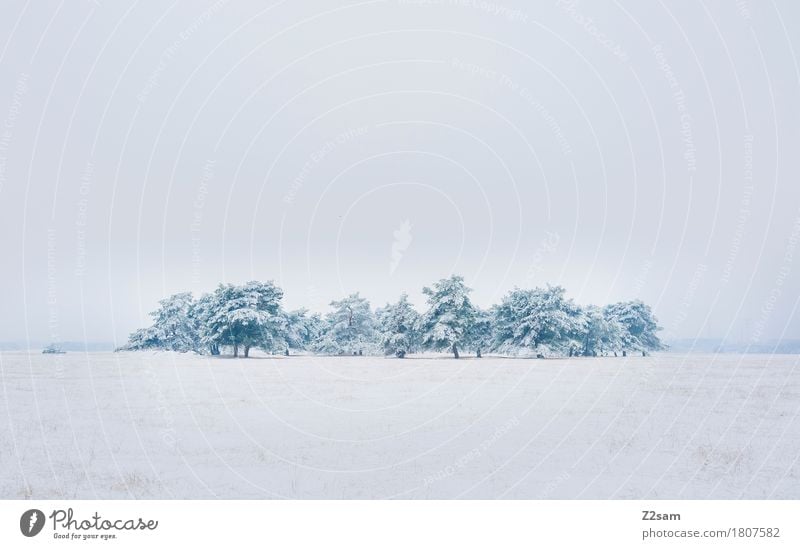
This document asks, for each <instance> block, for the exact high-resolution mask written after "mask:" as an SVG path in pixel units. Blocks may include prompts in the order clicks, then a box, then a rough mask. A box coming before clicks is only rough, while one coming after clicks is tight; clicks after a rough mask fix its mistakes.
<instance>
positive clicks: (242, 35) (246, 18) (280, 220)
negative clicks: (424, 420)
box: [0, 0, 800, 343]
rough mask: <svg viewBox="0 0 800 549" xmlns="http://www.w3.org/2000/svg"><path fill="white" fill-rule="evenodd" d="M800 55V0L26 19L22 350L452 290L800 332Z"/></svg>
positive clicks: (747, 331) (15, 12)
mask: <svg viewBox="0 0 800 549" xmlns="http://www.w3.org/2000/svg"><path fill="white" fill-rule="evenodd" d="M799 36H800V8H798V6H797V5H796V3H792V2H777V3H775V4H773V3H750V2H745V1H742V2H736V3H705V4H704V3H680V5H672V4H664V3H660V2H632V1H627V2H622V3H620V2H600V3H597V2H593V3H588V2H585V3H578V2H546V3H530V2H510V1H509V2H490V1H487V2H483V1H463V2H462V1H456V0H454V1H449V0H446V1H445V0H442V1H421V0H419V1H367V2H352V3H339V2H331V1H329V0H327V1H318V2H311V1H301V2H288V1H276V2H272V3H271V4H269V5H264V4H263V3H261V2H235V3H234V2H225V1H218V2H208V1H205V2H175V3H168V2H166V3H159V2H145V3H121V4H120V5H114V4H113V3H110V2H97V3H92V2H82V3H79V4H64V3H56V2H36V3H28V2H22V1H16V0H12V1H6V2H3V4H2V6H1V7H0V235H2V237H1V238H2V239H1V240H0V258H1V259H0V261H2V267H3V268H2V269H0V288H2V290H0V292H1V293H0V341H12V340H13V341H29V340H44V341H47V340H53V341H63V340H91V341H111V342H115V343H121V342H123V341H124V339H125V337H126V335H127V333H128V332H130V331H132V330H133V329H135V328H137V327H141V326H143V325H146V324H147V323H148V318H147V312H148V311H150V310H152V309H153V308H154V307H155V305H156V304H157V301H158V300H159V299H161V298H163V297H165V296H166V295H168V294H170V293H174V292H177V291H183V290H192V291H193V292H195V293H197V294H199V293H202V292H204V291H209V290H212V289H213V288H214V286H215V285H216V284H217V283H219V282H244V281H246V280H250V279H261V280H270V279H272V280H275V282H276V283H277V284H279V285H280V286H281V287H282V288H283V289H284V290H285V304H286V305H287V306H288V307H300V306H305V307H309V308H311V309H314V310H320V311H323V310H325V306H326V304H327V303H328V302H329V301H330V300H331V299H338V298H340V297H342V296H343V295H345V294H348V293H351V292H353V291H361V293H362V294H363V295H364V296H366V297H367V298H369V299H370V300H371V301H372V302H373V304H374V305H381V304H383V303H385V302H387V301H389V300H394V299H396V297H397V296H398V295H399V294H400V293H401V292H402V291H407V292H408V293H409V295H410V297H411V299H412V301H414V302H415V304H417V305H418V306H420V307H422V306H423V304H424V301H423V296H422V294H421V291H420V290H421V288H422V286H424V285H426V284H429V283H430V282H432V281H434V280H436V279H439V278H442V277H445V276H449V275H450V274H452V273H458V274H462V275H463V276H464V277H465V279H466V281H467V283H468V284H469V285H470V286H471V287H472V288H474V292H473V297H474V300H475V302H476V303H478V304H479V305H482V306H488V305H489V304H491V303H494V302H497V301H498V300H499V299H500V298H501V296H502V295H503V294H504V293H505V292H507V291H508V290H510V289H511V288H513V287H514V286H520V287H526V286H535V285H544V284H547V283H551V284H561V285H563V286H565V287H566V288H567V290H568V293H569V295H570V296H571V297H573V298H574V299H575V300H576V301H578V302H580V303H598V304H604V303H608V302H612V301H617V300H623V299H633V298H640V299H643V300H644V301H646V302H648V303H650V304H651V305H652V307H653V309H654V311H655V313H656V315H657V316H658V318H659V320H660V321H661V324H662V325H663V326H664V328H665V330H664V333H663V336H664V337H665V338H667V339H669V338H694V337H714V338H727V339H732V340H737V341H762V340H765V339H785V338H791V337H796V335H797V333H798V329H799V328H800V319H798V315H797V303H798V296H800V276H798V272H800V265H799V264H798V263H800V251H798V250H797V246H798V240H800V188H798V181H799V180H800V155H799V154H798V151H800V123H799V122H800V103H799V102H798V98H800V69H798V61H797V59H796V55H795V52H796V51H799V50H800V44H798V38H797V37H799Z"/></svg>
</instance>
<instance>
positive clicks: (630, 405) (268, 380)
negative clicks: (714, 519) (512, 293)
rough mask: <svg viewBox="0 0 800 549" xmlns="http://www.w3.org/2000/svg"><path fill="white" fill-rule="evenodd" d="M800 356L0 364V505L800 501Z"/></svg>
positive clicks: (23, 358) (136, 358) (93, 357)
mask: <svg viewBox="0 0 800 549" xmlns="http://www.w3.org/2000/svg"><path fill="white" fill-rule="evenodd" d="M799 362H800V356H767V355H748V356H739V355H717V356H714V355H687V356H684V355H674V354H662V355H659V356H655V357H649V358H642V357H629V358H597V359H588V358H582V359H569V360H566V359H564V360H556V359H552V360H522V359H501V358H484V359H482V360H476V359H462V360H458V361H456V360H452V359H445V358H435V359H430V358H425V359H414V358H409V359H406V360H397V359H383V358H367V357H363V358H355V357H352V358H351V357H348V358H321V357H288V358H283V357H275V358H254V359H249V360H242V359H239V360H233V359H224V358H222V359H220V358H217V359H212V358H206V357H197V356H191V355H177V354H170V353H117V354H114V353H90V354H81V353H70V354H66V355H42V354H38V353H2V354H0V384H1V385H2V387H1V388H0V389H1V392H0V471H2V474H0V498H26V497H32V498H213V497H220V498H392V497H395V498H459V497H460V498H644V497H648V498H739V497H745V498H800V457H799V456H800V418H798V412H799V411H800V367H798V363H799Z"/></svg>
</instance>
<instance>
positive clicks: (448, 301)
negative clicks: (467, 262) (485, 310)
mask: <svg viewBox="0 0 800 549" xmlns="http://www.w3.org/2000/svg"><path fill="white" fill-rule="evenodd" d="M471 291H472V290H471V289H470V288H467V286H466V285H465V284H464V278H463V277H460V276H457V275H453V276H451V277H450V278H443V279H441V280H439V281H438V282H435V283H434V284H433V285H432V286H431V287H430V288H428V287H425V288H423V289H422V293H424V294H425V295H426V296H428V310H427V311H426V312H425V314H424V315H423V316H422V318H421V319H420V332H421V334H422V345H423V346H424V347H425V348H428V349H431V350H435V351H445V350H447V351H450V352H452V353H453V356H454V357H455V358H458V357H459V355H458V347H459V345H461V346H464V345H465V344H467V343H468V340H469V335H470V330H471V329H472V324H473V323H474V322H475V307H474V306H473V305H472V302H471V301H470V299H469V293H470V292H471Z"/></svg>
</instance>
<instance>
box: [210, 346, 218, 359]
mask: <svg viewBox="0 0 800 549" xmlns="http://www.w3.org/2000/svg"><path fill="white" fill-rule="evenodd" d="M211 354H212V355H213V356H217V355H219V346H218V345H217V344H214V345H211Z"/></svg>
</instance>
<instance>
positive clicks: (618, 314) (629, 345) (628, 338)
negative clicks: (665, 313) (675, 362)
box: [603, 300, 664, 351]
mask: <svg viewBox="0 0 800 549" xmlns="http://www.w3.org/2000/svg"><path fill="white" fill-rule="evenodd" d="M603 314H604V315H605V317H606V318H607V319H609V320H613V321H615V322H618V323H619V324H620V325H621V326H622V328H623V329H622V334H621V346H622V348H623V349H632V350H636V351H658V350H661V349H663V348H664V345H663V344H662V343H661V340H660V339H659V338H658V334H657V332H658V331H659V330H660V329H661V328H660V327H659V325H658V321H657V320H656V317H655V316H653V311H652V310H651V309H650V307H649V306H648V305H646V304H644V303H643V302H641V301H639V300H635V301H624V302H621V303H613V304H611V305H607V306H606V307H605V308H604V309H603Z"/></svg>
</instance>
